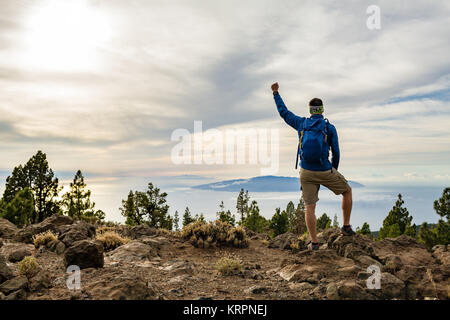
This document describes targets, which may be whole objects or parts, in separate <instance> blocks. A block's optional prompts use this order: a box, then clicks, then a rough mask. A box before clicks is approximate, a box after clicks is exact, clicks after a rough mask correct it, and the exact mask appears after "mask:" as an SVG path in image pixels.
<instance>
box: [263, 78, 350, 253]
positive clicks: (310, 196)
mask: <svg viewBox="0 0 450 320" xmlns="http://www.w3.org/2000/svg"><path fill="white" fill-rule="evenodd" d="M278 89H279V85H278V83H274V84H273V85H272V91H273V96H274V99H275V103H276V105H277V109H278V112H279V113H280V116H281V117H282V118H283V119H284V121H285V122H286V123H287V124H288V125H290V126H291V127H292V128H294V129H295V130H297V132H298V135H299V146H298V149H297V160H298V157H299V156H300V167H301V168H300V184H301V189H302V196H303V201H304V202H305V206H306V215H305V219H306V226H307V227H308V231H309V234H310V236H311V242H310V243H309V245H308V248H309V249H310V250H318V249H319V242H318V241H317V232H316V216H315V209H316V202H317V201H319V197H318V194H319V188H320V185H323V186H325V187H327V188H328V189H330V190H331V191H333V192H334V193H335V194H336V195H339V194H342V214H343V220H344V223H343V227H342V228H341V233H342V234H343V235H347V236H352V235H354V234H355V232H354V231H353V230H352V227H351V226H350V214H351V211H352V188H350V186H349V185H348V183H347V180H346V179H345V178H344V176H343V175H342V174H340V173H339V172H338V171H337V169H338V165H339V156H340V155H339V142H338V136H337V132H336V128H335V127H334V126H333V125H332V124H331V123H329V122H328V120H327V119H324V117H323V115H322V113H323V111H324V108H323V103H322V100H320V99H318V98H314V99H312V100H311V101H310V102H309V112H310V114H311V117H309V118H306V117H299V116H297V115H295V114H293V113H292V112H291V111H289V110H288V109H287V108H286V105H285V104H284V102H283V99H281V96H280V94H279V93H278ZM330 147H331V152H332V155H333V156H332V159H331V163H330V160H329V159H328V157H329V149H330ZM296 168H297V165H296Z"/></svg>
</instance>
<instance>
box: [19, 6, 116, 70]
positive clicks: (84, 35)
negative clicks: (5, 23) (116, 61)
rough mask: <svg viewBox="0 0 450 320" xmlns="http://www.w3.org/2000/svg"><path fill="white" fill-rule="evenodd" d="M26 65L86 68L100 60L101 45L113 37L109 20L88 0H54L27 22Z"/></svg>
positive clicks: (66, 68) (44, 67)
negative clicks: (99, 50)
mask: <svg viewBox="0 0 450 320" xmlns="http://www.w3.org/2000/svg"><path fill="white" fill-rule="evenodd" d="M26 27H27V32H26V34H25V39H24V40H25V48H24V51H23V56H22V59H21V60H22V63H23V66H24V67H25V68H38V69H45V70H52V71H63V72H65V71H85V70H90V69H92V68H94V67H96V66H98V64H99V58H98V48H99V47H100V46H101V45H102V44H104V43H105V42H106V41H107V40H108V39H109V38H110V37H111V28H110V24H109V21H108V19H107V17H106V15H104V14H103V13H102V12H101V11H100V9H99V8H96V7H93V6H91V5H89V3H88V2H87V1H85V0H64V1H61V0H50V1H47V2H46V4H45V5H44V6H42V5H40V6H39V7H37V8H35V9H34V11H32V12H30V15H29V17H28V19H27V22H26Z"/></svg>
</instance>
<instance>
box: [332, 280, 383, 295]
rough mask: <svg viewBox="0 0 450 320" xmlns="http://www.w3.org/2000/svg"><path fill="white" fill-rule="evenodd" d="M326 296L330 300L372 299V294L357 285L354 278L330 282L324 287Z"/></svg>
mask: <svg viewBox="0 0 450 320" xmlns="http://www.w3.org/2000/svg"><path fill="white" fill-rule="evenodd" d="M326 296H327V298H328V299H330V300H373V299H375V297H374V296H372V295H371V294H369V293H367V292H366V290H365V289H364V288H363V287H362V286H360V285H358V284H357V283H356V281H354V280H343V281H339V282H337V283H335V282H333V283H330V284H329V285H328V286H327V288H326Z"/></svg>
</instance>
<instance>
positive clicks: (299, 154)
mask: <svg viewBox="0 0 450 320" xmlns="http://www.w3.org/2000/svg"><path fill="white" fill-rule="evenodd" d="M306 120H307V118H305V120H303V128H302V131H300V139H299V141H298V146H297V156H296V158H295V169H296V170H297V168H298V157H299V156H300V160H301V159H302V154H301V152H300V151H301V150H302V140H303V133H304V132H305V130H306Z"/></svg>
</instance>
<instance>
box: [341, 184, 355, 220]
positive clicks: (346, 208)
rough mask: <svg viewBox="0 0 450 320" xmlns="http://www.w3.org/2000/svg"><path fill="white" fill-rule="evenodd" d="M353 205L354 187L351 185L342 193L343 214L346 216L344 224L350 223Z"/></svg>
mask: <svg viewBox="0 0 450 320" xmlns="http://www.w3.org/2000/svg"><path fill="white" fill-rule="evenodd" d="M352 205H353V200H352V188H350V187H349V189H348V190H347V191H345V192H344V193H343V194H342V215H343V218H344V226H348V225H349V224H350V214H351V213H352Z"/></svg>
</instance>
